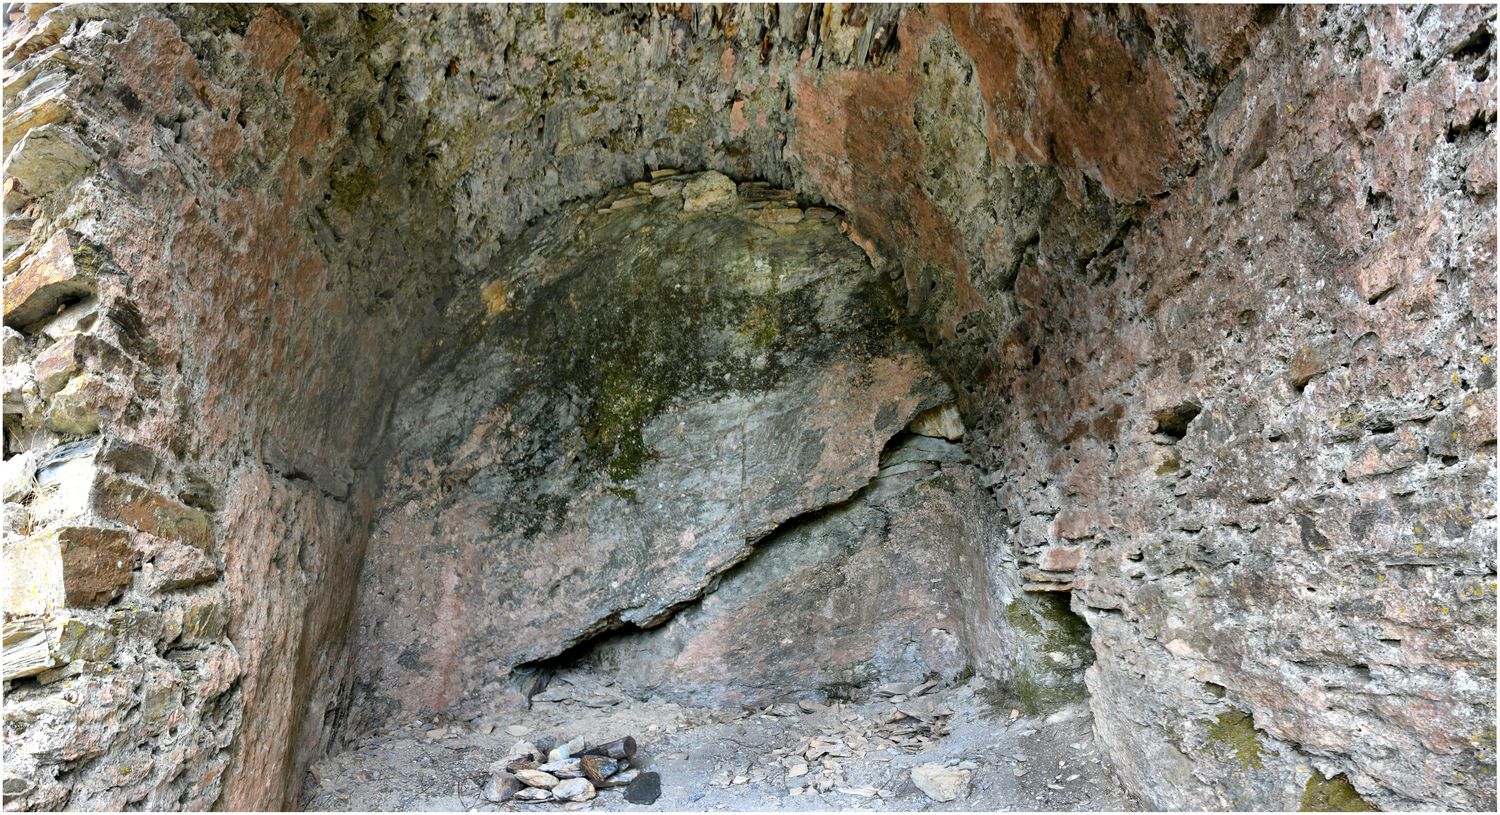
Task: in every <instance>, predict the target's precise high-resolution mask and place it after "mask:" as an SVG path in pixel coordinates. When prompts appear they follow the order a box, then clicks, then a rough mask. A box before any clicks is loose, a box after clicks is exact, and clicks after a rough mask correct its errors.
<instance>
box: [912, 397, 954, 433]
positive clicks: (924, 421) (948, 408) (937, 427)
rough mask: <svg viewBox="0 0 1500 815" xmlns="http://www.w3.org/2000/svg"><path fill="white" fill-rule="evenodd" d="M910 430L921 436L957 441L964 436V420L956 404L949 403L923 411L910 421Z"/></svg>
mask: <svg viewBox="0 0 1500 815" xmlns="http://www.w3.org/2000/svg"><path fill="white" fill-rule="evenodd" d="M911 432H913V433H919V434H921V435H923V436H932V437H934V438H940V439H947V440H948V441H958V440H959V439H962V438H963V437H964V421H963V418H962V417H961V416H959V414H958V405H955V404H953V403H951V402H950V403H949V404H946V405H938V406H937V407H935V408H930V409H928V410H926V411H923V412H922V413H921V415H919V416H917V418H915V419H913V420H912V422H911Z"/></svg>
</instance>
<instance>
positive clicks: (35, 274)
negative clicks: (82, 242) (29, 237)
mask: <svg viewBox="0 0 1500 815" xmlns="http://www.w3.org/2000/svg"><path fill="white" fill-rule="evenodd" d="M77 250H78V237H77V236H76V235H75V234H74V233H72V232H70V231H68V230H66V229H62V230H58V231H57V233H56V234H54V235H53V236H52V239H51V240H49V241H47V244H46V245H45V246H43V247H42V248H41V250H40V251H38V252H37V253H36V254H35V255H34V256H32V258H31V260H30V262H28V263H26V264H25V265H23V266H22V267H21V270H20V272H18V273H17V274H16V275H15V276H14V277H8V278H7V279H6V281H5V324H6V325H8V326H12V327H15V328H26V327H27V326H29V325H31V324H32V323H34V322H36V321H37V320H40V319H41V318H43V317H49V316H51V315H52V313H53V312H55V311H56V310H57V307H58V306H59V305H62V304H63V303H64V302H66V301H68V300H73V299H78V298H81V297H83V296H85V295H87V294H89V293H90V292H92V291H93V290H94V286H95V282H94V276H93V270H92V269H91V268H89V266H88V264H83V265H82V266H80V264H79V263H78V262H77V260H76V258H75V255H76V252H77Z"/></svg>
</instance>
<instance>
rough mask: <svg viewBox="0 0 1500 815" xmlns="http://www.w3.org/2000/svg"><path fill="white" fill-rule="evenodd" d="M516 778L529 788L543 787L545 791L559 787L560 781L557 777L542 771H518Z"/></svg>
mask: <svg viewBox="0 0 1500 815" xmlns="http://www.w3.org/2000/svg"><path fill="white" fill-rule="evenodd" d="M516 778H517V779H518V780H519V781H520V782H521V783H522V784H525V785H526V786H528V787H541V788H542V789H545V790H550V789H552V788H553V787H555V786H557V784H558V781H559V780H560V779H559V778H558V777H557V776H555V775H553V774H551V773H549V772H543V771H542V770H516Z"/></svg>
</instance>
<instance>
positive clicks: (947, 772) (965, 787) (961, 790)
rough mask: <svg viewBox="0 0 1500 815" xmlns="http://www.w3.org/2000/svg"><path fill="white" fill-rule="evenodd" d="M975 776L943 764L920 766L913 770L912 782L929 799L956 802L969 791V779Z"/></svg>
mask: <svg viewBox="0 0 1500 815" xmlns="http://www.w3.org/2000/svg"><path fill="white" fill-rule="evenodd" d="M973 775H974V774H973V773H972V772H970V771H968V770H960V769H959V768H957V767H945V766H943V765H942V764H935V763H930V762H929V763H927V764H918V765H917V766H915V767H913V768H911V782H912V783H913V784H915V785H916V786H917V789H919V790H921V791H922V792H923V793H924V794H925V795H926V796H927V797H928V798H931V799H932V800H934V801H937V802H939V803H947V802H948V801H954V800H957V799H958V798H960V797H962V796H964V795H966V794H967V793H968V791H969V779H970V778H971V777H972V776H973Z"/></svg>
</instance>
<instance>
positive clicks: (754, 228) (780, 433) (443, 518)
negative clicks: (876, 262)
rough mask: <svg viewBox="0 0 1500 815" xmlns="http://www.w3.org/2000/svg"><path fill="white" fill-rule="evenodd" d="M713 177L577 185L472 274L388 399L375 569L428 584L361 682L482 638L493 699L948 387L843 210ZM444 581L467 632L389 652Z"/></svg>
mask: <svg viewBox="0 0 1500 815" xmlns="http://www.w3.org/2000/svg"><path fill="white" fill-rule="evenodd" d="M697 179H698V180H701V181H702V182H704V183H701V184H697V185H694V184H693V182H694V180H695V179H694V177H693V176H691V175H679V176H673V177H671V178H667V179H665V180H662V179H658V180H657V181H655V182H648V181H641V182H638V183H637V184H634V185H632V186H631V187H626V188H621V189H617V190H615V191H613V192H611V193H609V194H608V195H606V196H605V197H604V198H603V200H591V201H583V202H577V203H575V204H572V205H570V206H568V207H565V208H563V209H562V210H561V211H559V212H557V213H556V214H554V215H552V216H549V217H548V218H544V219H542V220H541V221H539V222H538V223H536V224H534V225H533V226H532V227H530V228H528V229H526V230H524V231H523V232H522V233H521V234H520V235H519V236H517V238H516V239H515V240H514V241H512V242H510V243H508V244H507V245H505V246H504V247H503V249H500V250H498V251H497V253H496V255H495V256H494V257H493V258H492V259H488V260H487V262H486V263H485V264H484V267H483V269H482V270H477V271H476V272H475V274H474V275H473V276H472V277H471V278H469V279H466V280H462V281H460V282H459V283H458V284H457V286H456V288H457V291H458V292H460V294H459V295H458V296H456V297H455V298H454V300H453V305H452V306H451V309H450V312H449V314H448V327H447V330H446V331H445V333H444V334H443V335H442V336H441V337H440V338H437V339H435V340H434V341H433V343H432V344H433V346H434V347H433V349H432V350H431V351H430V352H429V353H428V355H427V359H428V360H430V361H429V362H428V367H427V369H426V370H424V371H423V372H422V373H421V374H420V375H419V377H418V378H417V381H416V383H415V385H414V386H413V388H412V389H411V391H410V392H409V393H408V394H407V397H406V400H405V404H404V406H403V408H402V409H400V410H399V411H398V414H397V416H396V417H395V418H394V419H393V427H394V431H393V434H394V437H395V438H397V439H399V445H400V449H399V450H398V451H397V452H396V453H395V454H394V457H393V464H392V467H391V469H390V471H389V476H388V477H389V478H390V479H391V482H392V483H393V484H396V485H397V486H396V487H394V488H393V489H392V490H391V491H390V492H389V493H388V495H387V498H386V505H385V507H383V508H382V509H380V510H378V511H377V513H378V514H379V515H380V517H381V520H379V521H377V526H378V527H379V529H378V530H377V531H376V533H375V536H374V540H373V543H372V550H371V555H370V558H369V560H368V562H367V565H366V568H365V572H364V578H363V579H365V580H366V581H368V585H371V586H375V585H379V583H380V581H392V580H394V581H398V582H402V583H404V584H412V585H413V586H414V588H413V589H411V590H410V591H408V592H406V593H403V595H402V599H401V600H400V601H399V603H401V604H402V607H401V608H399V609H397V608H385V607H382V608H379V609H375V610H374V611H373V612H372V617H373V618H376V619H375V620H374V621H373V622H370V623H369V624H368V631H369V634H368V636H367V642H366V647H367V649H368V650H367V653H368V655H369V656H368V657H367V658H368V659H369V660H370V662H371V663H372V664H374V666H375V668H374V670H375V672H376V673H378V674H379V677H383V678H380V679H379V682H377V681H375V679H376V678H377V677H374V676H372V680H371V681H370V682H369V683H368V685H362V686H361V687H360V688H357V689H356V693H357V694H366V693H369V694H380V695H385V694H391V695H396V694H399V693H400V688H401V687H402V686H403V684H404V683H414V684H419V685H420V684H423V683H426V684H430V683H431V681H432V680H430V679H429V678H428V677H430V676H432V675H434V674H435V672H437V671H440V670H442V669H441V667H439V666H441V665H442V664H443V661H444V660H445V659H446V660H450V661H452V660H455V659H463V660H466V662H467V664H465V665H464V666H463V670H464V671H465V673H463V674H461V675H459V676H458V677H456V679H455V680H453V684H454V685H455V686H457V687H458V691H459V692H460V693H463V694H466V695H468V696H469V699H468V700H465V702H464V703H463V704H467V703H470V702H471V701H472V703H473V704H475V705H479V704H482V701H481V700H480V696H481V694H479V693H478V691H479V685H480V684H482V682H484V681H491V680H493V678H494V677H495V676H496V674H497V672H500V671H505V670H509V669H510V668H512V667H515V666H517V665H520V664H525V663H531V662H536V661H538V660H545V659H548V658H551V657H553V656H555V655H556V654H557V653H559V652H561V651H563V650H565V649H567V648H568V647H570V646H571V645H573V644H575V643H578V642H580V641H582V640H585V639H588V638H591V637H596V636H598V635H599V634H601V633H602V632H604V631H607V630H610V629H614V628H619V627H622V626H626V625H630V624H634V625H639V626H643V627H651V626H654V625H657V624H659V623H660V622H661V621H663V620H664V619H666V618H667V617H668V616H670V615H671V614H673V613H674V612H675V611H676V610H677V609H679V608H681V607H682V606H683V605H684V604H687V603H690V602H692V601H693V600H694V599H695V598H696V597H698V596H699V595H700V594H701V592H702V591H703V590H704V589H705V587H707V586H708V585H709V584H710V582H711V581H713V580H715V579H716V578H717V577H719V576H721V575H723V574H724V573H725V571H726V570H728V569H729V568H730V567H732V566H734V565H735V564H736V563H738V562H740V561H742V560H743V559H744V558H745V557H747V556H748V555H749V554H750V552H751V547H752V545H753V544H754V542H755V541H757V540H758V539H761V538H763V537H764V536H766V535H768V534H769V533H770V532H772V531H773V530H775V529H777V527H778V526H780V525H781V524H783V523H785V522H787V521H789V520H790V519H792V518H795V517H797V516H800V515H803V514H805V513H808V512H810V511H813V510H817V509H819V508H822V507H826V506H829V505H833V504H837V503H839V502H842V501H844V500H846V499H848V498H849V497H850V496H851V495H853V494H854V493H855V492H856V491H857V490H858V489H859V488H860V487H861V486H863V485H864V484H865V483H866V482H868V481H869V480H870V478H871V476H872V475H873V474H874V473H875V472H876V470H877V468H878V466H879V460H880V453H881V449H882V448H883V447H884V446H885V444H886V442H887V441H889V440H890V439H891V438H892V437H894V436H896V434H898V433H899V432H900V431H901V430H902V428H904V427H905V426H906V424H907V422H909V421H910V419H911V417H912V416H914V415H916V413H918V412H920V411H921V410H923V409H926V408H929V407H931V406H933V405H936V404H939V403H943V402H947V401H950V400H951V399H952V394H951V391H950V390H949V389H948V388H947V386H946V385H945V384H944V383H943V381H942V379H941V378H940V377H939V375H938V374H937V372H936V370H934V369H933V368H932V367H931V366H930V364H929V363H928V362H927V361H926V359H925V357H924V355H923V354H922V352H921V351H920V350H919V347H918V346H917V345H915V344H914V343H913V342H912V341H911V340H910V339H909V338H908V336H907V334H906V333H904V332H903V326H902V322H901V311H900V309H899V306H898V300H897V298H896V296H895V294H894V292H893V291H892V290H891V286H890V284H889V282H888V281H887V280H886V279H885V278H884V277H883V276H881V275H880V274H879V273H878V272H876V271H875V269H873V268H872V267H871V266H870V264H869V262H868V260H867V259H866V257H865V255H864V253H863V252H862V251H861V250H860V249H859V248H858V247H857V246H856V245H854V244H853V243H852V242H850V241H849V239H848V238H847V237H845V236H844V234H843V233H842V232H841V231H840V229H839V226H838V223H837V221H836V219H835V218H832V217H829V213H827V211H826V210H825V211H823V212H820V213H816V214H814V215H813V216H812V217H809V216H807V214H806V213H804V212H802V211H801V210H800V209H799V208H797V207H795V205H794V202H793V199H792V198H791V196H790V194H789V193H783V192H778V191H774V190H768V189H767V188H766V186H765V185H764V184H748V185H747V184H742V185H736V184H735V182H733V181H731V180H730V179H728V178H727V177H725V176H722V175H717V174H712V175H707V174H705V175H703V176H698V177H697ZM695 190H699V191H700V192H695ZM702 190H706V191H708V192H711V193H712V195H711V196H708V195H707V193H701V191H702ZM695 196H697V197H695ZM710 198H711V200H709V199H710ZM690 201H691V202H694V204H695V205H694V206H688V203H689V202H690ZM698 204H702V206H698ZM502 288H503V291H504V304H503V308H496V307H495V305H494V304H495V302H496V301H495V298H494V297H493V294H494V293H495V292H498V291H500V290H502ZM413 547H415V549H416V554H417V557H415V558H413ZM417 563H438V564H455V563H462V564H463V568H462V569H461V570H458V569H455V570H454V571H452V572H450V573H449V574H448V575H446V576H445V575H442V574H433V573H431V572H430V571H428V570H424V569H422V568H421V567H420V566H417V565H416V564H417ZM465 586H472V587H473V589H472V590H464V589H460V588H456V587H465ZM408 598H409V599H408ZM445 598H447V599H445ZM445 602H446V603H449V604H450V605H453V604H462V605H464V606H465V609H464V611H463V612H462V613H457V612H450V614H457V616H460V617H463V618H464V620H465V626H466V627H467V630H466V631H465V632H463V634H462V635H455V636H454V637H453V638H452V645H451V646H450V647H451V648H454V649H461V650H462V651H463V655H461V656H460V655H458V651H457V650H454V651H451V652H450V653H449V654H447V655H433V656H432V657H431V658H426V657H424V660H423V662H424V664H423V665H417V666H415V667H413V666H411V665H404V664H401V663H399V661H395V660H392V659H390V658H389V656H388V654H389V653H390V652H391V651H392V648H391V643H393V642H394V643H396V644H397V645H399V646H400V647H397V648H395V651H394V652H395V653H401V651H402V649H404V648H405V647H407V646H408V645H411V644H413V643H415V642H420V641H424V640H427V639H430V633H429V629H428V625H430V624H432V623H431V622H430V621H431V618H432V616H433V613H434V612H433V609H434V608H438V607H441V606H442V604H443V603H445ZM424 621H427V622H424ZM931 627H933V626H931V625H929V626H926V627H924V628H923V630H926V628H931ZM472 654H477V655H481V657H482V659H481V658H474V657H471V656H469V655H472ZM445 681H446V680H445ZM850 681H851V682H852V681H854V680H853V679H851V680H850ZM861 681H862V680H861ZM381 683H384V686H382V685H381ZM366 704H370V703H366V702H361V703H360V706H364V705H366ZM402 704H412V702H409V701H407V700H399V701H398V702H397V703H395V704H390V705H388V704H385V703H383V702H377V703H374V704H370V706H369V708H368V709H370V710H373V711H383V710H395V709H397V708H399V707H400V706H401V705H402Z"/></svg>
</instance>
